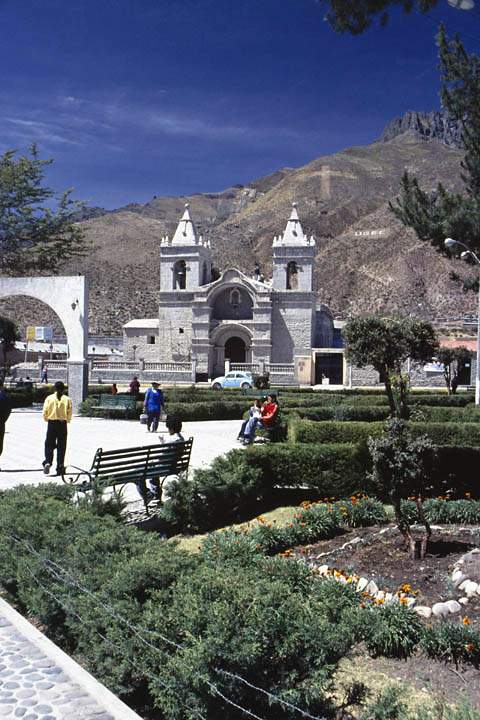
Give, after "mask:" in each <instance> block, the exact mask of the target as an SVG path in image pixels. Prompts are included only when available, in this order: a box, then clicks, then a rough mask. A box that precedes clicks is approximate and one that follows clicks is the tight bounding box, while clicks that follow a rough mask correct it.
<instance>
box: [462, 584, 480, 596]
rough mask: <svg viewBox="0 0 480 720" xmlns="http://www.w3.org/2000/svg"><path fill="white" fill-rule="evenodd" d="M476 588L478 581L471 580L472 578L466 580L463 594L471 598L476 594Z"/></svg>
mask: <svg viewBox="0 0 480 720" xmlns="http://www.w3.org/2000/svg"><path fill="white" fill-rule="evenodd" d="M477 589H478V583H476V582H473V580H467V582H466V584H465V595H466V596H467V597H468V598H471V597H473V596H474V595H476V594H477Z"/></svg>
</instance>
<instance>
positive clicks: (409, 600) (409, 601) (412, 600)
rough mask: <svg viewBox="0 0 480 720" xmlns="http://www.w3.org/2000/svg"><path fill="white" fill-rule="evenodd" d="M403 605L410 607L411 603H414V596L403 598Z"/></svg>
mask: <svg viewBox="0 0 480 720" xmlns="http://www.w3.org/2000/svg"><path fill="white" fill-rule="evenodd" d="M404 605H406V606H407V607H412V605H415V598H413V597H407V598H405V602H404Z"/></svg>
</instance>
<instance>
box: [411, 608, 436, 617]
mask: <svg viewBox="0 0 480 720" xmlns="http://www.w3.org/2000/svg"><path fill="white" fill-rule="evenodd" d="M413 609H414V610H415V612H416V613H417V615H420V617H423V618H426V619H427V620H428V618H429V617H431V616H432V608H429V607H427V606H426V605H417V607H416V608H413Z"/></svg>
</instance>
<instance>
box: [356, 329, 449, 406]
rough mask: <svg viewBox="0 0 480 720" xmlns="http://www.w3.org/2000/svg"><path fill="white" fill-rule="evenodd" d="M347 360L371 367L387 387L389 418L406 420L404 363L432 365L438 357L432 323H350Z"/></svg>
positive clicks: (406, 402) (406, 388)
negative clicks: (433, 360) (427, 363)
mask: <svg viewBox="0 0 480 720" xmlns="http://www.w3.org/2000/svg"><path fill="white" fill-rule="evenodd" d="M342 334H343V337H344V339H345V350H346V356H347V359H348V360H349V361H350V362H351V363H353V364H354V365H357V367H360V368H363V367H366V366H367V365H372V366H373V367H374V368H375V370H376V371H377V372H378V374H379V377H380V381H381V382H383V383H384V384H385V391H386V393H387V398H388V403H389V405H390V414H391V416H392V417H401V418H407V417H408V414H409V409H408V390H409V381H408V376H407V375H406V374H405V372H404V365H405V362H406V361H407V360H408V359H409V358H410V360H413V361H414V362H422V363H426V362H429V361H430V360H431V359H432V357H433V356H434V355H435V354H436V351H437V349H438V342H437V338H436V335H435V331H434V329H433V328H432V326H431V325H430V324H429V323H426V322H422V321H421V320H414V319H410V318H402V319H401V320H400V319H399V320H392V319H384V318H380V317H375V316H365V317H356V318H352V319H350V320H349V321H348V322H347V324H346V325H345V327H344V329H343V332H342Z"/></svg>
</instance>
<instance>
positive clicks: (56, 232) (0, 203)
mask: <svg viewBox="0 0 480 720" xmlns="http://www.w3.org/2000/svg"><path fill="white" fill-rule="evenodd" d="M52 162H53V160H51V159H48V160H41V159H40V157H39V155H38V151H37V148H36V146H35V145H32V147H31V148H30V153H29V155H22V156H18V155H17V152H16V151H15V150H9V151H7V152H6V153H4V154H3V155H1V156H0V250H1V253H0V272H1V273H4V274H18V273H21V272H29V271H32V270H35V271H45V270H50V271H55V270H56V269H57V268H58V266H59V265H60V264H61V263H63V262H64V261H65V260H68V259H69V258H72V257H76V256H79V255H83V254H84V253H85V250H86V245H85V241H84V239H83V233H82V231H81V229H80V227H79V226H78V225H77V224H76V223H75V217H76V215H75V213H77V212H78V211H79V209H80V208H81V207H82V205H81V203H78V202H76V201H74V200H72V199H71V193H72V191H71V190H66V191H65V192H64V193H63V194H62V195H61V196H60V197H59V198H58V199H57V198H56V194H55V192H54V191H53V190H52V189H51V188H48V187H46V186H45V185H44V180H45V169H46V168H47V167H48V166H49V165H51V164H52Z"/></svg>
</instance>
